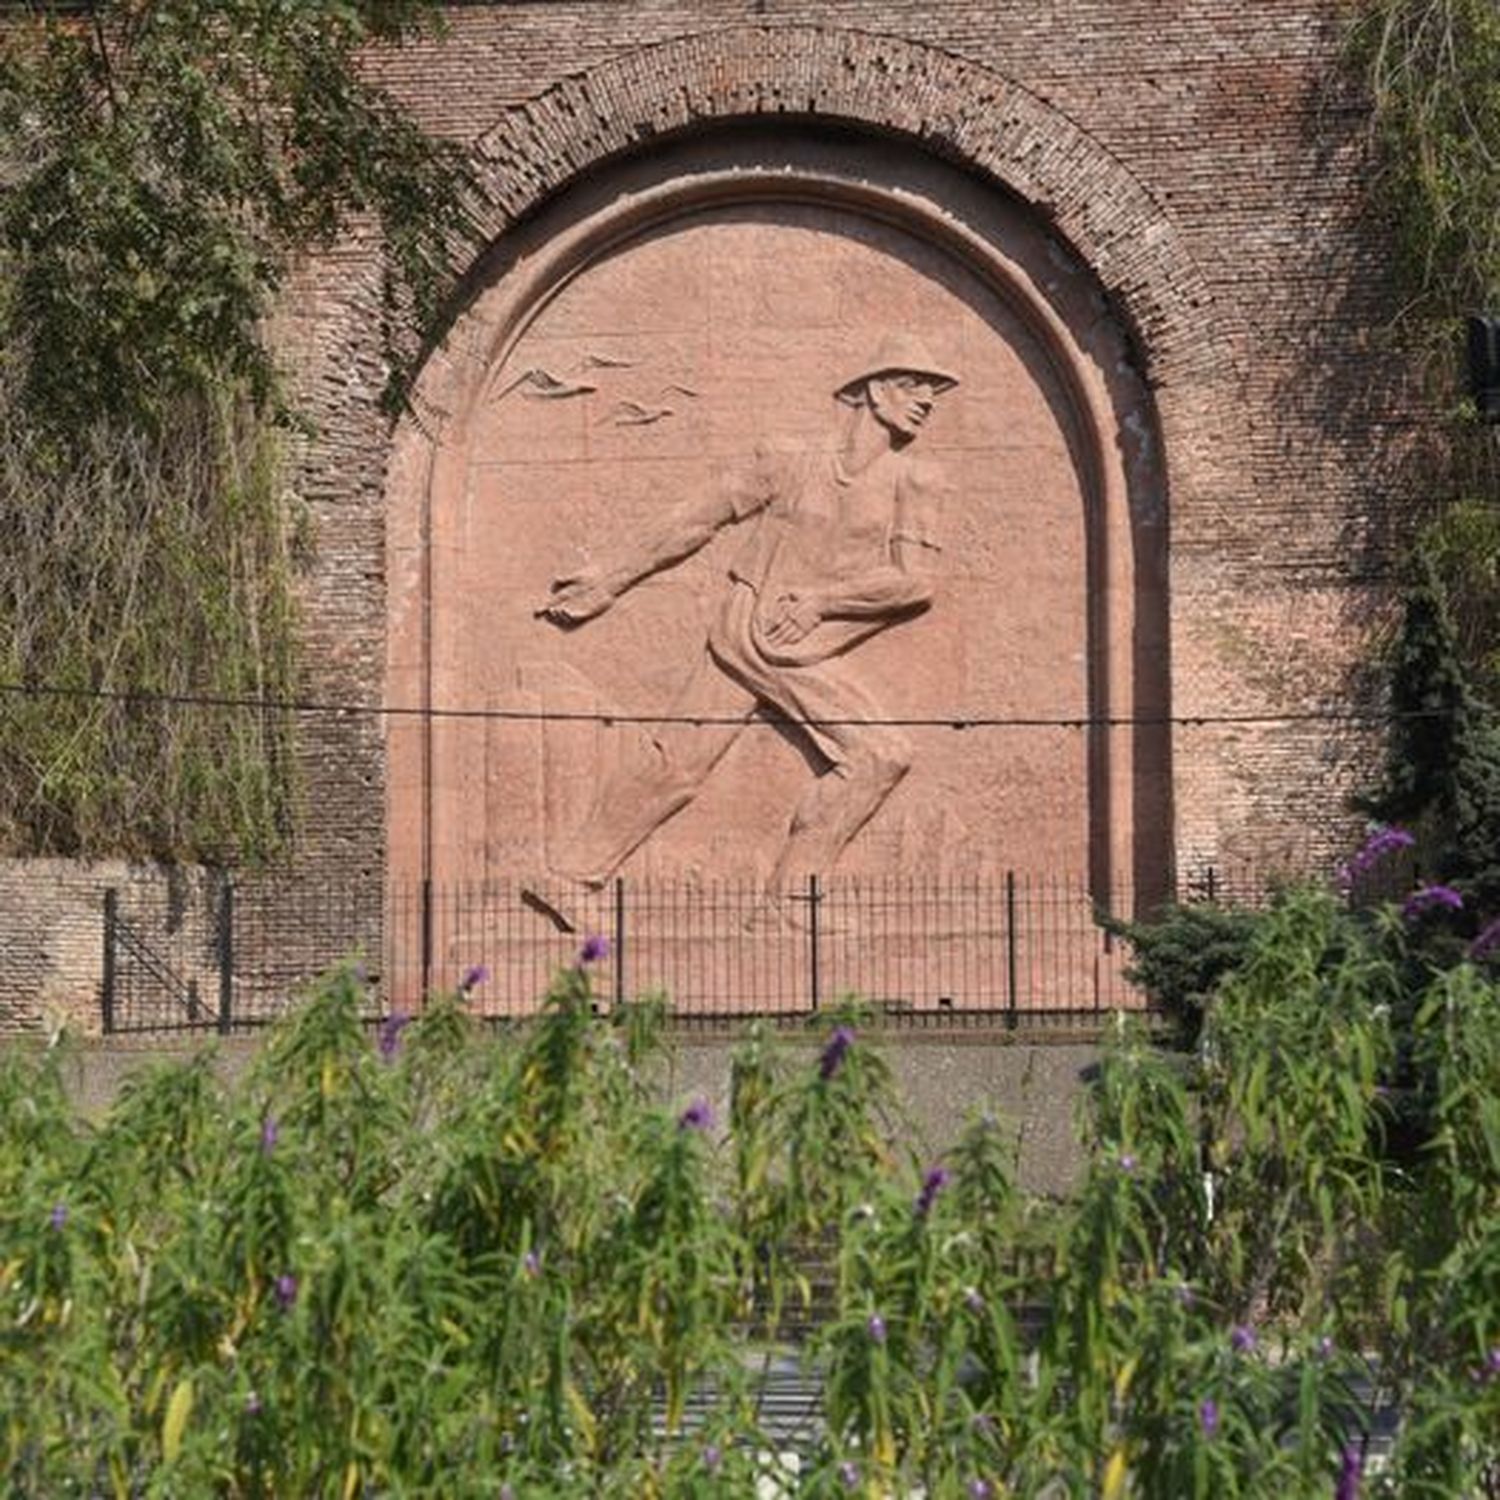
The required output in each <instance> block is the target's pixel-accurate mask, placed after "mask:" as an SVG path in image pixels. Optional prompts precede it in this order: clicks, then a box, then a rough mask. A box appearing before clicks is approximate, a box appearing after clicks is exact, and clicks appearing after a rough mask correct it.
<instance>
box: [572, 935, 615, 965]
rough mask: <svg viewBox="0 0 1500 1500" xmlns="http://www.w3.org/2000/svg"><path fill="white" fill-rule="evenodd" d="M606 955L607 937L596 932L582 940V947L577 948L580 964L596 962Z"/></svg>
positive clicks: (607, 954)
mask: <svg viewBox="0 0 1500 1500" xmlns="http://www.w3.org/2000/svg"><path fill="white" fill-rule="evenodd" d="M608 957H609V939H608V938H607V937H600V936H598V935H597V934H596V935H595V936H593V937H586V938H585V939H584V940H583V947H581V948H580V949H579V950H578V962H579V963H581V964H596V963H598V962H600V960H601V959H606V958H608Z"/></svg>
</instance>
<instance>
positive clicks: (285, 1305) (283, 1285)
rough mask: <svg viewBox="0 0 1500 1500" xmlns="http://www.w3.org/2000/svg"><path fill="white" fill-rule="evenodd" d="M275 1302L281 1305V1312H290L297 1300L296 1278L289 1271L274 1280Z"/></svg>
mask: <svg viewBox="0 0 1500 1500" xmlns="http://www.w3.org/2000/svg"><path fill="white" fill-rule="evenodd" d="M276 1300H277V1302H279V1303H280V1304H281V1310H282V1312H290V1311H291V1310H292V1304H293V1303H295V1302H296V1300H297V1278H296V1277H295V1276H293V1275H292V1273H291V1272H290V1271H283V1272H282V1273H281V1275H280V1276H278V1277H277V1278H276Z"/></svg>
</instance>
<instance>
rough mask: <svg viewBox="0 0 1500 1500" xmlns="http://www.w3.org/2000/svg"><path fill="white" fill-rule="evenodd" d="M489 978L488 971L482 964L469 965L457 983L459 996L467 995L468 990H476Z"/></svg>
mask: <svg viewBox="0 0 1500 1500" xmlns="http://www.w3.org/2000/svg"><path fill="white" fill-rule="evenodd" d="M489 977H490V971H489V969H488V968H487V967H486V966H485V965H484V964H471V965H470V966H469V968H468V969H467V970H465V972H464V977H463V978H462V979H461V980H459V982H458V992H459V994H460V995H467V994H468V993H469V991H470V990H477V989H478V988H479V986H480V985H482V984H483V983H484V982H485V980H486V979H488V978H489Z"/></svg>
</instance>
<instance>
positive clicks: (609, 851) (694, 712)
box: [552, 652, 756, 885]
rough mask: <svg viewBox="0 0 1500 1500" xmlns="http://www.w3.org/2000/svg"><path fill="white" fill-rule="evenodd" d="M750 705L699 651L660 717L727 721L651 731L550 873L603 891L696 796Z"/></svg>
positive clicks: (596, 799) (750, 695)
mask: <svg viewBox="0 0 1500 1500" xmlns="http://www.w3.org/2000/svg"><path fill="white" fill-rule="evenodd" d="M755 706H756V699H755V695H754V694H753V693H750V692H748V691H747V690H746V689H745V688H744V687H742V686H741V685H740V684H739V683H737V682H735V681H734V680H733V679H731V678H729V677H726V676H725V675H724V673H723V672H721V671H720V670H719V668H718V667H717V666H716V665H715V664H714V662H713V659H712V658H711V657H710V656H709V655H708V653H707V652H704V654H703V658H702V660H701V661H700V662H699V663H698V665H697V667H696V668H695V669H694V671H693V676H692V677H691V679H690V680H689V681H688V684H687V687H686V688H685V689H684V690H683V692H682V694H681V695H680V696H679V697H678V699H677V701H676V702H675V703H674V704H673V706H672V707H671V709H669V710H668V713H667V717H668V718H686V719H691V718H693V717H695V716H700V715H701V716H702V717H703V718H704V719H705V720H718V719H727V720H731V721H733V722H729V723H712V722H709V723H704V724H702V725H696V724H690V723H689V724H675V723H668V724H662V725H660V726H658V727H657V728H656V729H655V731H654V732H653V734H652V737H651V739H652V743H651V750H650V753H649V756H648V758H646V759H644V760H639V761H637V762H635V763H634V764H625V765H622V766H620V767H618V768H617V769H616V771H615V772H614V774H613V775H611V776H610V777H609V778H608V779H607V780H606V781H605V782H604V783H603V785H601V786H600V788H599V791H598V793H597V794H596V796H595V797H594V801H593V805H592V807H591V808H590V809H589V812H588V815H587V817H586V818H585V819H584V821H583V823H582V824H581V825H580V827H579V828H578V829H577V830H575V832H574V833H573V835H572V836H571V837H569V838H568V840H567V841H566V843H565V845H564V847H563V848H561V849H559V850H557V851H556V852H555V854H554V855H553V859H552V865H553V869H554V871H555V872H556V873H557V874H559V875H563V876H566V877H568V878H570V879H574V880H581V881H583V882H585V883H586V884H589V885H602V884H603V883H604V882H605V881H606V880H608V879H609V877H610V876H611V875H613V874H614V872H615V870H616V869H618V868H619V866H620V865H621V863H622V862H623V861H624V860H625V858H626V857H627V856H628V855H629V854H630V853H631V852H632V851H633V850H634V849H635V848H637V847H638V846H639V845H640V844H642V843H644V842H645V841H646V840H647V839H648V838H649V837H650V836H651V835H652V834H653V833H654V832H655V831H656V830H657V829H658V828H660V827H661V825H662V824H663V823H665V822H666V821H667V819H668V818H670V817H672V816H673V814H674V813H678V812H680V811H681V810H682V809H683V808H684V807H686V806H687V805H688V803H689V802H691V801H692V800H693V798H694V797H695V796H697V794H698V789H699V788H700V787H701V786H702V785H703V783H704V781H705V780H706V779H707V777H708V775H709V773H710V772H711V771H712V770H713V768H714V767H715V766H716V765H718V763H719V761H720V760H722V759H723V757H724V753H725V751H727V750H728V749H729V747H730V746H731V745H732V744H733V743H734V741H735V740H736V739H737V738H738V737H739V733H740V731H741V730H742V729H743V728H744V727H745V720H746V719H748V718H749V717H750V715H751V714H752V713H753V712H754V711H755Z"/></svg>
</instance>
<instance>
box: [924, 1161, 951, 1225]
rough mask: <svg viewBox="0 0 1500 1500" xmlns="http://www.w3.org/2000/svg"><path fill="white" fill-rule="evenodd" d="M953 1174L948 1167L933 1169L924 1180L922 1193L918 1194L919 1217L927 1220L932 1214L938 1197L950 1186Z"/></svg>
mask: <svg viewBox="0 0 1500 1500" xmlns="http://www.w3.org/2000/svg"><path fill="white" fill-rule="evenodd" d="M951 1176H952V1174H951V1173H950V1172H949V1171H948V1169H947V1168H946V1167H933V1168H932V1170H931V1171H930V1172H928V1174H927V1175H926V1176H925V1177H924V1178H923V1179H922V1191H921V1192H920V1193H918V1194H917V1217H918V1218H919V1219H925V1218H926V1217H927V1215H928V1214H930V1213H931V1212H932V1205H933V1204H934V1203H935V1202H936V1201H937V1195H938V1194H939V1193H940V1192H942V1190H943V1189H944V1188H945V1187H947V1186H948V1182H949V1179H950V1177H951Z"/></svg>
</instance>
